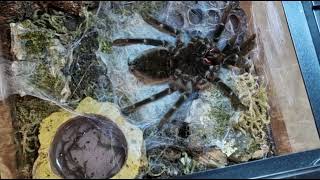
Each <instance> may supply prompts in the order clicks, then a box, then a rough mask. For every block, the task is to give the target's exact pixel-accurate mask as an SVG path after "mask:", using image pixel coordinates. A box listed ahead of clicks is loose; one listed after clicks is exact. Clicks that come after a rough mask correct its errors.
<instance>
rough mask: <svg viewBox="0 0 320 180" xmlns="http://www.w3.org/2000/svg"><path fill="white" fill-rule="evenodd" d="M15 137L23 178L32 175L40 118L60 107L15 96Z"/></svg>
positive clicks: (37, 146) (26, 97)
mask: <svg viewBox="0 0 320 180" xmlns="http://www.w3.org/2000/svg"><path fill="white" fill-rule="evenodd" d="M14 109H15V111H14V112H15V121H14V128H15V139H16V142H17V144H18V149H17V150H18V151H17V158H18V159H17V165H18V168H19V172H20V175H21V176H22V177H23V178H31V177H32V173H31V172H32V166H33V163H34V161H35V159H36V157H37V154H38V152H37V151H38V148H39V141H38V137H37V135H38V131H39V125H40V123H41V120H42V119H44V118H45V117H47V116H48V115H49V114H51V113H53V112H56V111H58V110H59V109H60V108H59V107H58V106H56V105H53V104H51V103H50V102H47V101H44V100H40V99H37V98H34V97H31V96H25V97H22V98H21V97H16V98H15V104H14Z"/></svg>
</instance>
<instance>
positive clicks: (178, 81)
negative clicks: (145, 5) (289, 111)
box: [113, 3, 255, 129]
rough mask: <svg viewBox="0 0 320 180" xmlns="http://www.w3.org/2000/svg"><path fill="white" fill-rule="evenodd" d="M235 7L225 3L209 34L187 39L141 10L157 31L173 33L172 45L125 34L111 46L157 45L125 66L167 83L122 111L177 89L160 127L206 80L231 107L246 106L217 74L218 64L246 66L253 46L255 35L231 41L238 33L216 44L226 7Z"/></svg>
mask: <svg viewBox="0 0 320 180" xmlns="http://www.w3.org/2000/svg"><path fill="white" fill-rule="evenodd" d="M237 8H239V7H235V6H233V5H232V4H231V3H229V4H228V5H227V6H226V8H225V9H224V12H223V15H222V17H221V19H220V23H219V24H218V27H217V28H216V30H215V31H214V33H213V34H212V35H211V36H209V37H206V38H201V37H199V36H196V37H191V38H190V40H189V41H188V42H184V41H183V40H182V39H183V38H182V37H183V36H184V35H185V34H186V33H184V32H183V31H181V30H178V29H175V28H173V27H171V26H169V25H167V24H164V23H161V22H159V21H158V20H156V19H155V18H153V17H151V16H149V15H147V14H142V18H143V20H144V21H145V22H146V23H148V24H149V25H151V26H152V27H154V28H156V29H158V30H159V31H161V32H164V33H167V34H169V35H171V36H174V37H175V38H176V42H175V45H172V44H170V43H169V42H168V41H164V40H157V39H136V38H130V39H128V38H127V39H116V40H114V41H113V46H127V45H133V44H145V45H152V46H158V47H156V48H152V49H149V50H146V51H145V52H143V53H142V55H141V56H139V57H137V58H136V59H134V60H133V61H132V62H129V64H128V65H129V69H130V71H131V72H132V73H134V74H135V75H136V74H139V75H142V76H145V77H149V78H151V79H159V78H160V79H165V80H167V81H168V82H169V87H168V88H167V89H165V90H163V91H161V92H159V93H157V94H155V95H153V96H151V97H149V98H146V99H144V100H142V101H139V102H136V103H134V104H133V105H130V106H127V107H125V108H123V109H122V112H123V113H126V114H129V113H131V112H133V111H134V110H136V109H137V108H138V107H140V106H142V105H144V104H147V103H150V102H152V101H155V100H157V99H159V98H161V97H164V96H166V95H168V94H171V93H172V92H174V91H180V92H181V96H180V98H179V99H178V100H177V101H176V103H175V104H174V105H173V107H172V108H171V109H170V110H169V111H168V112H167V113H166V114H165V115H164V116H163V118H162V119H161V120H160V123H159V125H158V129H161V128H162V126H163V125H164V124H165V123H166V122H168V120H169V118H170V117H171V116H172V115H173V113H174V112H175V111H176V110H177V109H178V108H179V107H180V106H181V105H182V104H183V102H184V101H185V100H186V99H188V97H189V96H190V95H191V94H192V93H194V92H197V91H199V90H202V89H203V88H205V87H206V86H207V85H208V84H209V83H214V84H216V85H217V87H218V88H220V89H221V91H222V92H223V93H224V95H226V96H228V97H229V98H230V99H231V102H232V105H233V106H234V107H235V108H246V107H245V106H244V105H243V104H242V103H241V102H240V100H239V98H238V97H237V95H236V94H235V93H233V91H232V89H231V88H230V87H228V86H227V85H226V84H224V83H223V82H222V80H221V79H220V78H219V77H218V75H217V72H218V70H219V68H220V67H221V66H223V67H226V68H233V69H237V70H248V68H247V67H246V59H245V58H244V56H245V55H246V54H247V53H248V52H249V51H250V50H251V49H252V48H253V46H254V39H255V35H252V36H250V37H249V38H248V39H247V40H246V41H244V42H242V43H240V44H239V45H235V42H236V39H237V37H238V34H235V35H234V36H232V37H231V38H230V39H229V40H228V41H227V43H226V45H225V47H223V48H220V49H219V48H218V47H217V43H218V41H219V37H220V36H221V34H222V32H223V31H224V29H225V28H224V27H225V25H226V23H227V21H228V19H229V14H230V11H231V10H237ZM238 18H240V17H238Z"/></svg>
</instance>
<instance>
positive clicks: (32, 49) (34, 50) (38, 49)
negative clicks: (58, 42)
mask: <svg viewBox="0 0 320 180" xmlns="http://www.w3.org/2000/svg"><path fill="white" fill-rule="evenodd" d="M51 38H52V36H51V35H50V33H48V32H44V31H30V32H27V33H25V34H22V35H20V39H21V40H23V41H24V42H25V48H26V51H27V53H28V54H33V55H40V54H43V53H45V50H46V48H48V47H49V46H50V45H51Z"/></svg>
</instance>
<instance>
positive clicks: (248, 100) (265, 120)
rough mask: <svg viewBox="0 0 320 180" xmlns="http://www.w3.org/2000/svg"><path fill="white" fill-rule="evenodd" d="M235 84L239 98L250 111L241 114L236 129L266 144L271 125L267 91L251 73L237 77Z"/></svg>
mask: <svg viewBox="0 0 320 180" xmlns="http://www.w3.org/2000/svg"><path fill="white" fill-rule="evenodd" d="M235 82H236V88H237V91H238V93H239V98H240V99H241V100H242V103H243V104H244V105H246V106H247V107H249V110H248V111H245V112H242V113H241V115H240V118H239V121H238V122H237V123H236V125H235V128H236V129H238V130H240V131H242V132H243V133H250V134H251V135H252V137H253V138H254V139H255V141H256V142H258V143H260V144H266V138H267V137H266V125H268V124H269V123H270V117H269V116H268V110H269V108H270V107H269V105H268V98H267V93H266V89H265V87H263V86H261V85H259V83H258V77H256V76H253V75H252V74H250V73H245V74H242V75H240V76H238V77H236V79H235Z"/></svg>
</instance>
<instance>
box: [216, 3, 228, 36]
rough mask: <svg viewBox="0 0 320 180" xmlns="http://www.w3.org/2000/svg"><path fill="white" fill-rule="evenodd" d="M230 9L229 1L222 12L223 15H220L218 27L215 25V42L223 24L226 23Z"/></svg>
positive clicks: (222, 28)
mask: <svg viewBox="0 0 320 180" xmlns="http://www.w3.org/2000/svg"><path fill="white" fill-rule="evenodd" d="M231 9H232V5H231V3H229V4H228V5H227V7H226V9H225V10H224V12H223V15H222V17H221V22H220V23H219V24H218V27H217V29H216V31H215V32H214V35H213V40H214V41H215V42H217V41H218V40H219V37H220V35H221V34H222V32H223V30H224V27H225V24H226V23H227V20H228V16H229V13H230V11H231Z"/></svg>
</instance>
